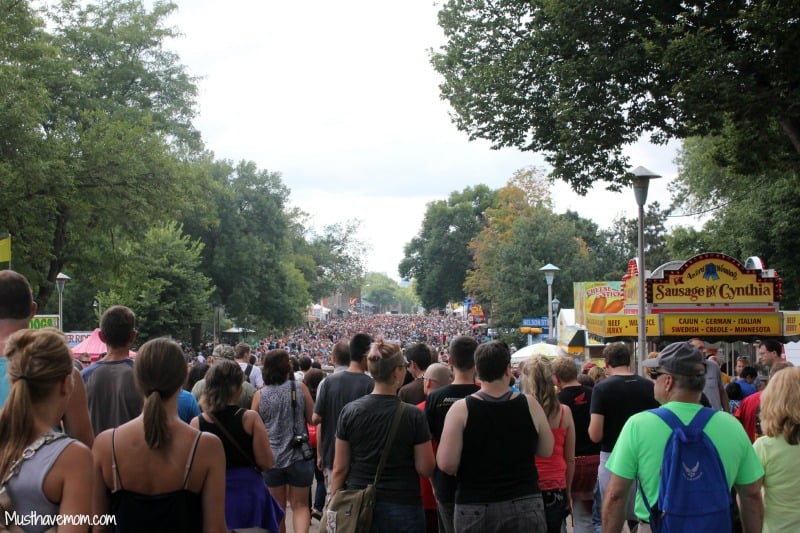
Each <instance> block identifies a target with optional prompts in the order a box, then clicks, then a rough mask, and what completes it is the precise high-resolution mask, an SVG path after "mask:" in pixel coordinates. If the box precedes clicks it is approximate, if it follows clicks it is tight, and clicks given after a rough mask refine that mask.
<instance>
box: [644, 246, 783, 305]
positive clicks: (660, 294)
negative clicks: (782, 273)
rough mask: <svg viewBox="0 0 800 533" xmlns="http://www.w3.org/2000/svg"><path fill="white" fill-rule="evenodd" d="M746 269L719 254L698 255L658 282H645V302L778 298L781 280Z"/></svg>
mask: <svg viewBox="0 0 800 533" xmlns="http://www.w3.org/2000/svg"><path fill="white" fill-rule="evenodd" d="M762 273H763V271H761V270H748V269H745V268H744V266H742V264H741V263H739V261H737V260H736V259H734V258H732V257H729V256H726V255H723V254H702V255H699V256H696V257H694V258H692V259H690V260H689V261H687V262H686V263H684V264H683V266H681V267H680V268H679V269H677V270H665V271H664V277H663V278H661V279H649V280H647V290H646V292H647V301H648V302H649V303H651V304H653V306H658V305H662V304H757V303H761V304H763V303H769V304H772V303H774V302H777V301H778V300H779V299H780V290H781V280H780V278H778V277H765V276H763V275H762Z"/></svg>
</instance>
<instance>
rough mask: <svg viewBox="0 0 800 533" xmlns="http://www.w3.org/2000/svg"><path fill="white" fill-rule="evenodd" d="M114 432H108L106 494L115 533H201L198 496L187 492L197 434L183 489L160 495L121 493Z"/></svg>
mask: <svg viewBox="0 0 800 533" xmlns="http://www.w3.org/2000/svg"><path fill="white" fill-rule="evenodd" d="M116 431H117V430H116V429H114V430H113V431H112V433H111V469H112V471H113V473H114V489H113V491H112V492H111V494H109V500H110V504H111V514H112V515H114V516H115V517H116V525H115V526H114V525H112V526H111V530H112V531H114V532H115V533H128V532H130V533H140V532H142V531H146V532H148V533H162V532H163V533H197V532H198V531H203V503H202V494H201V493H199V492H197V493H195V492H192V491H190V490H188V489H187V486H188V484H189V472H191V470H192V463H193V462H194V455H195V452H197V443H198V442H200V433H199V432H198V434H197V437H195V440H194V444H193V445H192V448H191V450H192V451H191V452H190V453H189V457H188V458H187V460H186V473H185V474H184V479H183V488H182V489H180V490H176V491H172V492H165V493H162V494H139V493H138V492H132V491H129V490H125V489H124V488H123V486H122V478H121V477H120V475H119V470H118V469H117V452H116V450H115V448H114V433H116Z"/></svg>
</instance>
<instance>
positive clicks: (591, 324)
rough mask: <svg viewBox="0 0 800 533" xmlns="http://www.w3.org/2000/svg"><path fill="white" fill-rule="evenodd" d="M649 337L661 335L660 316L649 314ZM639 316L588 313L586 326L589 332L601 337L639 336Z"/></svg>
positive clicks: (647, 331) (647, 333)
mask: <svg viewBox="0 0 800 533" xmlns="http://www.w3.org/2000/svg"><path fill="white" fill-rule="evenodd" d="M646 323H647V330H646V335H647V336H648V337H657V336H659V328H658V317H657V316H656V315H647V322H646ZM638 324H639V317H638V316H634V315H593V314H590V315H588V317H587V319H586V327H587V329H588V330H589V333H592V334H594V335H598V336H600V337H637V336H638V335H639V328H638Z"/></svg>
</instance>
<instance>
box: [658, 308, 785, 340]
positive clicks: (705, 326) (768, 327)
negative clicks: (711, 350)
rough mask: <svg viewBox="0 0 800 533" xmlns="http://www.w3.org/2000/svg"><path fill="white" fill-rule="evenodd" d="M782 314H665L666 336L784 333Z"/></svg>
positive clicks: (663, 316) (663, 321)
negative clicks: (782, 330) (782, 329)
mask: <svg viewBox="0 0 800 533" xmlns="http://www.w3.org/2000/svg"><path fill="white" fill-rule="evenodd" d="M781 326H782V317H781V313H691V314H690V313H687V314H683V313H680V314H674V315H673V314H669V313H665V314H662V315H661V334H662V335H665V336H669V335H675V336H686V335H689V336H695V335H697V336H703V337H715V336H716V337H719V336H723V337H729V336H748V335H769V336H779V335H781Z"/></svg>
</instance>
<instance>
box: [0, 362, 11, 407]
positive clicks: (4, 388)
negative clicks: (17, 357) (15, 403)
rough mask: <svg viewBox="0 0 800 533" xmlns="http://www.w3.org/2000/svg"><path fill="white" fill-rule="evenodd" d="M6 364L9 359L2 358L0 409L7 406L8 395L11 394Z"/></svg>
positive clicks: (0, 364) (0, 363)
mask: <svg viewBox="0 0 800 533" xmlns="http://www.w3.org/2000/svg"><path fill="white" fill-rule="evenodd" d="M6 363H8V359H6V358H5V357H0V407H2V406H3V405H5V403H6V400H7V399H8V395H9V394H10V393H11V382H9V381H8V376H7V375H6Z"/></svg>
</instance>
